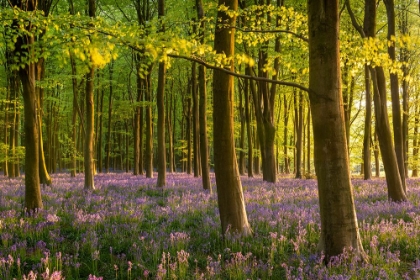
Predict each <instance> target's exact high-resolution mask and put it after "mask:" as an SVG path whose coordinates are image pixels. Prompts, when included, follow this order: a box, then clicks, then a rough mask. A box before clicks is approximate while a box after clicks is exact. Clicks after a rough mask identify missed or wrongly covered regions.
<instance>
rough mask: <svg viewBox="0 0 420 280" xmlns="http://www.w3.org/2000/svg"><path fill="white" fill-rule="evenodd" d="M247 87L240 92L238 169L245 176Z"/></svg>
mask: <svg viewBox="0 0 420 280" xmlns="http://www.w3.org/2000/svg"><path fill="white" fill-rule="evenodd" d="M244 83H245V81H244ZM245 94H246V93H245V87H244V86H243V87H241V89H240V90H239V107H238V111H239V120H240V122H241V130H240V136H239V162H238V168H239V174H240V175H244V174H245V112H244V111H245V110H244V105H243V99H244V98H243V96H244V95H245Z"/></svg>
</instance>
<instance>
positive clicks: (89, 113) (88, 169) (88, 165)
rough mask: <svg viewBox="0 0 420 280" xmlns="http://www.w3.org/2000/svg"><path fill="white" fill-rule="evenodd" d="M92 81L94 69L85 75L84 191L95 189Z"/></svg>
mask: <svg viewBox="0 0 420 280" xmlns="http://www.w3.org/2000/svg"><path fill="white" fill-rule="evenodd" d="M94 79H95V68H94V66H91V67H90V71H89V73H88V74H87V75H86V95H85V102H86V105H85V106H86V115H85V118H86V135H85V146H84V169H85V183H84V187H85V189H91V190H93V189H95V184H94V158H93V153H94V143H93V142H94V140H95V138H94V128H95V127H94V121H95V109H94V102H95V101H94V90H93V88H94Z"/></svg>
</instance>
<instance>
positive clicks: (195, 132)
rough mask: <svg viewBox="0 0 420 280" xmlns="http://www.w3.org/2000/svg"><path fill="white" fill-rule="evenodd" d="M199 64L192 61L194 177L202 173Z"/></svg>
mask: <svg viewBox="0 0 420 280" xmlns="http://www.w3.org/2000/svg"><path fill="white" fill-rule="evenodd" d="M196 70H197V66H196V65H195V62H193V63H192V68H191V96H192V101H193V104H192V132H193V162H194V177H198V176H199V175H200V127H199V111H198V109H199V108H198V88H197V71H196Z"/></svg>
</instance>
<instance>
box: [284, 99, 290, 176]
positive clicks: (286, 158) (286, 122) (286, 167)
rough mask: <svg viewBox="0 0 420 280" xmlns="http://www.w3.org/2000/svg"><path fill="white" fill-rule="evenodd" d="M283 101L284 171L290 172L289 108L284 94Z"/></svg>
mask: <svg viewBox="0 0 420 280" xmlns="http://www.w3.org/2000/svg"><path fill="white" fill-rule="evenodd" d="M283 98H284V101H283V106H284V107H283V118H284V128H283V157H284V173H285V174H289V173H290V167H289V166H290V165H289V163H290V160H289V155H288V151H289V148H288V143H287V142H288V138H289V130H288V128H287V127H288V125H289V110H288V105H287V98H286V94H284V95H283Z"/></svg>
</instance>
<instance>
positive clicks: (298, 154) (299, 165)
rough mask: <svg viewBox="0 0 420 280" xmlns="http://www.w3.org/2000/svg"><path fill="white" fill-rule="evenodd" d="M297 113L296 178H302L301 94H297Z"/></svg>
mask: <svg viewBox="0 0 420 280" xmlns="http://www.w3.org/2000/svg"><path fill="white" fill-rule="evenodd" d="M298 97H299V98H298V104H297V106H298V115H297V131H296V134H297V135H296V176H295V178H296V179H302V150H303V146H302V136H303V104H302V103H303V94H302V92H299V95H298Z"/></svg>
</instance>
